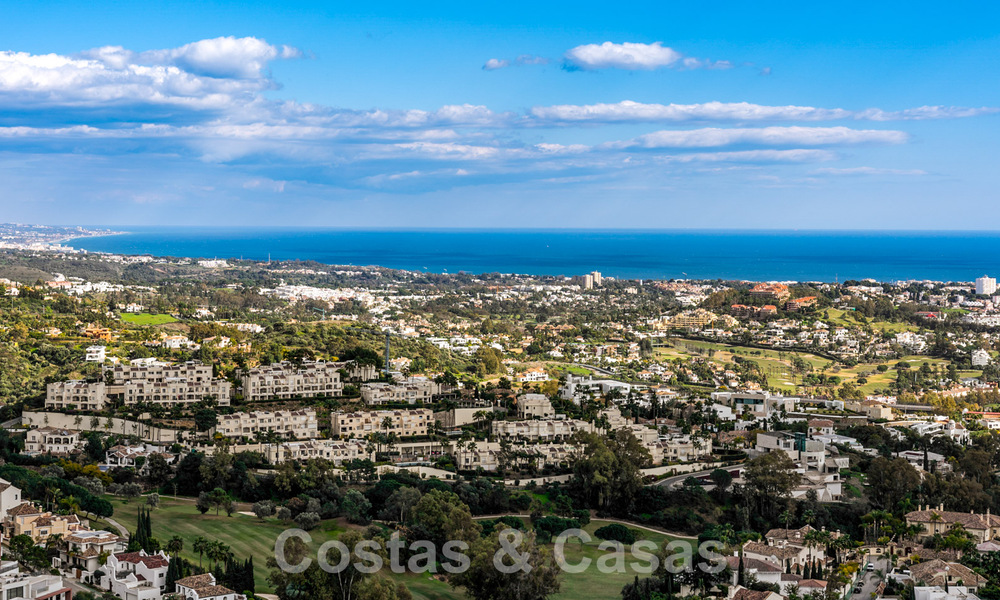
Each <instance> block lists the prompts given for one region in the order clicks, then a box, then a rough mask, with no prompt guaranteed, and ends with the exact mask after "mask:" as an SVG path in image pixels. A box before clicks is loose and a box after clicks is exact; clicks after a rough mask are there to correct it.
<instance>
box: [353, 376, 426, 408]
mask: <svg viewBox="0 0 1000 600" xmlns="http://www.w3.org/2000/svg"><path fill="white" fill-rule="evenodd" d="M440 393H441V385H440V384H438V383H435V382H434V381H432V380H430V379H427V378H425V377H409V378H407V379H404V380H403V381H402V382H400V383H366V384H363V385H362V386H361V398H363V399H364V401H365V403H366V404H416V403H418V402H421V403H430V402H432V401H433V399H434V396H435V395H437V394H440Z"/></svg>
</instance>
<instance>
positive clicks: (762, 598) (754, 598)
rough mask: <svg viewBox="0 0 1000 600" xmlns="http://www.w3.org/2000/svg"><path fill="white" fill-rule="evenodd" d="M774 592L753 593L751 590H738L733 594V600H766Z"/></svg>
mask: <svg viewBox="0 0 1000 600" xmlns="http://www.w3.org/2000/svg"><path fill="white" fill-rule="evenodd" d="M773 593H774V592H769V591H763V590H762V591H759V592H755V591H753V590H748V589H746V588H740V589H738V590H736V593H735V594H733V600H767V598H768V596H770V595H771V594H773Z"/></svg>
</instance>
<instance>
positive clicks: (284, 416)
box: [209, 408, 319, 440]
mask: <svg viewBox="0 0 1000 600" xmlns="http://www.w3.org/2000/svg"><path fill="white" fill-rule="evenodd" d="M272 431H273V432H275V433H277V434H279V435H280V436H281V437H284V438H297V439H300V440H311V439H314V438H318V437H319V423H318V421H317V420H316V410H315V409H312V408H306V409H303V410H277V411H273V412H271V411H257V410H255V411H252V412H238V413H233V414H231V415H219V423H218V425H216V426H215V428H214V429H212V430H211V431H210V432H209V435H215V434H216V433H219V434H222V435H224V436H226V437H228V438H239V437H245V438H253V437H255V436H256V435H257V434H258V433H260V434H265V433H268V432H272Z"/></svg>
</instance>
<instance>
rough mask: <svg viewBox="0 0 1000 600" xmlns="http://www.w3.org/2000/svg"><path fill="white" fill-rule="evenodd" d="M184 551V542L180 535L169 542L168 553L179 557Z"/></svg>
mask: <svg viewBox="0 0 1000 600" xmlns="http://www.w3.org/2000/svg"><path fill="white" fill-rule="evenodd" d="M183 550H184V540H183V539H181V537H180V536H179V535H175V536H173V537H172V538H170V541H168V542H167V553H168V554H170V555H171V556H177V555H178V554H180V553H181V552H182V551H183Z"/></svg>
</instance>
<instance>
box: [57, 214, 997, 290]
mask: <svg viewBox="0 0 1000 600" xmlns="http://www.w3.org/2000/svg"><path fill="white" fill-rule="evenodd" d="M126 234H127V235H126ZM70 244H71V245H72V246H73V247H74V248H79V249H82V250H86V251H88V252H104V253H109V254H121V255H149V256H156V257H184V258H190V259H193V260H194V259H212V258H227V259H242V260H255V261H261V262H263V261H266V260H270V261H312V262H316V263H320V264H324V265H342V266H354V265H358V266H361V265H378V266H381V267H385V268H389V269H399V270H405V271H411V272H427V273H440V274H455V273H458V272H464V273H469V274H482V273H505V274H523V275H536V276H555V277H559V276H563V277H570V276H578V275H583V274H586V273H589V272H591V271H600V272H602V273H604V274H605V276H609V277H615V278H619V279H629V280H638V279H656V280H664V279H698V280H713V279H719V280H728V281H733V280H745V281H784V282H820V283H827V282H829V283H834V282H842V281H845V280H864V279H872V280H875V281H880V282H895V281H910V280H915V281H956V282H968V281H972V280H973V279H975V278H976V277H980V276H982V275H984V274H990V273H993V274H995V273H997V272H1000V232H899V231H896V232H881V233H879V232H872V231H855V232H838V231H770V232H760V231H720V230H715V231H693V230H671V231H662V230H660V231H650V230H628V231H625V230H532V229H527V230H510V229H504V230H425V229H422V230H396V229H380V230H374V229H366V230H361V229H331V228H237V227H145V228H138V229H134V230H131V231H128V232H118V233H115V234H107V235H94V236H82V237H78V238H75V239H73V240H72V241H71V242H70Z"/></svg>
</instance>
